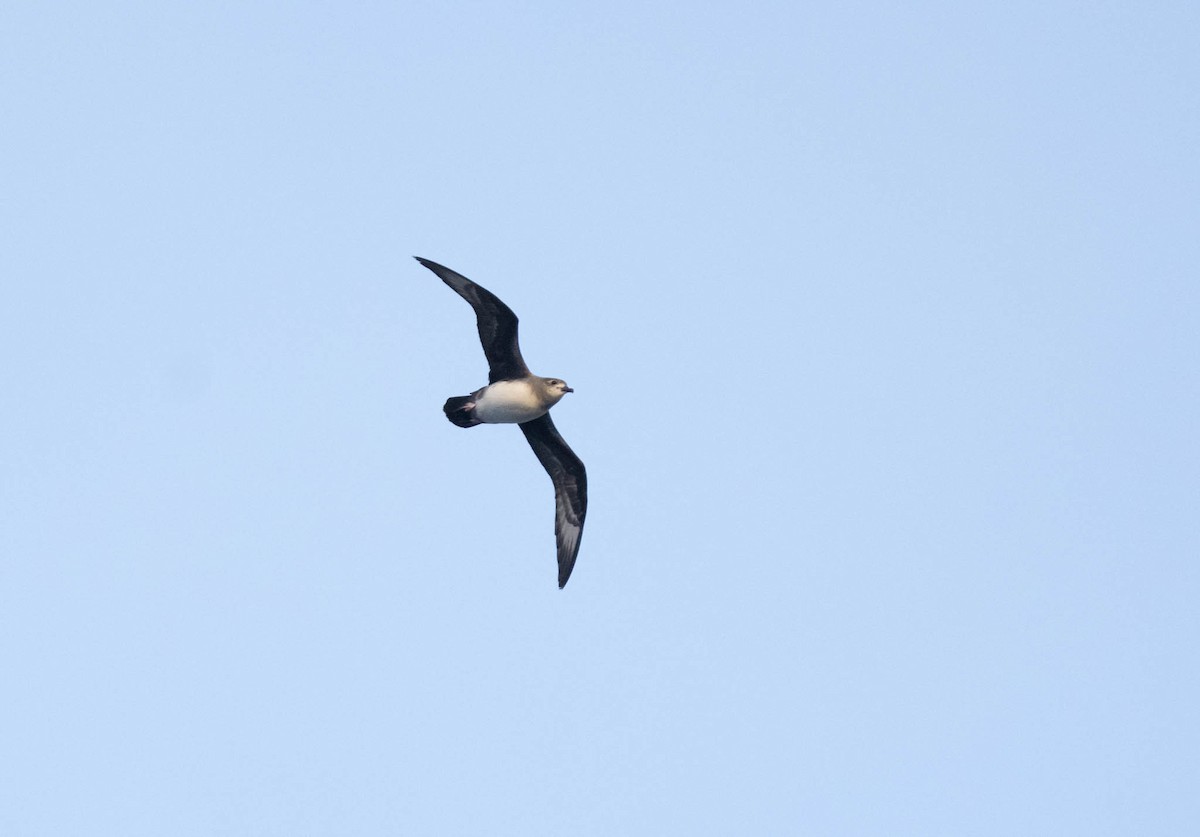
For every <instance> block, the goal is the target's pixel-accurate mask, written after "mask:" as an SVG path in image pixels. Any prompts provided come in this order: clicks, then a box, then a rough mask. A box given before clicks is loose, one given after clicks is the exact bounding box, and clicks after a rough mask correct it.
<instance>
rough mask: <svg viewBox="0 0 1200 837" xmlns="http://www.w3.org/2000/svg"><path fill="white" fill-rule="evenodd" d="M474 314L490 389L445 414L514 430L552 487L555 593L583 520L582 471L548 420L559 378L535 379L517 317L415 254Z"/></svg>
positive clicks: (460, 399) (452, 403) (451, 404)
mask: <svg viewBox="0 0 1200 837" xmlns="http://www.w3.org/2000/svg"><path fill="white" fill-rule="evenodd" d="M413 258H415V259H416V260H417V261H418V262H420V263H421V264H422V265H424V266H425V267H427V268H429V269H430V270H432V271H433V272H434V274H436V275H437V276H438V278H440V279H441V280H442V281H443V282H445V283H446V284H447V285H449V286H450V287H451V288H452V289H453V290H454V291H455V292H456V293H457V294H458V295H459V296H461V297H462V298H463V299H465V300H466V301H467V302H468V303H470V305H471V307H472V308H473V309H474V310H475V323H476V326H477V327H478V329H479V342H480V343H482V344H483V354H484V356H485V357H486V358H487V362H488V383H487V386H485V387H481V388H480V389H477V390H475V391H474V392H472V393H471V394H470V395H456V396H452V397H450V398H447V399H446V403H445V405H444V406H443V407H442V411H443V412H444V413H445V414H446V418H447V419H449V420H450V422H451V423H452V424H455V425H457V426H458V427H476V426H478V425H480V424H516V425H518V426H519V427H520V428H521V432H522V433H524V434H525V439H526V440H527V441H528V442H529V446H530V447H531V448H533V452H534V455H536V456H537V458H538V461H539V462H541V463H542V467H543V468H545V469H546V473H547V474H549V475H550V481H551V482H552V483H553V484H554V538H555V542H556V545H557V547H558V587H559V589H560V590H561V589H562V588H563V587H565V586H566V584H567V579H569V578H570V577H571V571H572V570H573V569H574V568H575V558H576V557H577V556H578V555H579V541H580V539H581V538H582V537H583V519H584V517H585V516H586V515H587V470H586V469H585V468H584V467H583V462H582V460H580V458H579V457H578V456H576V455H575V452H574V451H573V450H571V448H570V446H569V445H568V444H567V443H566V442H565V441H563V437H562V436H561V435H559V432H558V429H557V428H556V427H555V426H554V422H553V421H552V420H551V418H550V408H551V407H553V406H554V405H555V404H557V403H558V402H559V401H561V400H562V398H563V396H564V395H566V394H567V393H568V392H574V391H575V390H573V389H572V388H571V387H569V386H567V382H566V381H564V380H562V379H561V378H543V377H541V376H539V375H534V374H533V373H531V372H530V371H529V367H528V366H526V365H525V359H524V358H523V357H521V347H520V345H519V344H518V342H517V315H516V314H514V313H513V312H512V309H511V308H509V307H508V306H507V305H505V304H504V303H503V302H501V301H500V299H499V298H498V297H497V296H496V295H495V294H493V293H492V292H491V291H489V290H487V289H486V288H484V287H482V286H481V285H478V284H476V283H475V282H472V281H471V280H470V279H468V278H467V277H465V276H463V275H462V274H461V273H456V272H455V271H453V270H451V269H450V268H448V267H443V266H442V265H440V264H438V263H437V262H433V261H430V260H429V259H423V258H421V257H420V256H414V257H413Z"/></svg>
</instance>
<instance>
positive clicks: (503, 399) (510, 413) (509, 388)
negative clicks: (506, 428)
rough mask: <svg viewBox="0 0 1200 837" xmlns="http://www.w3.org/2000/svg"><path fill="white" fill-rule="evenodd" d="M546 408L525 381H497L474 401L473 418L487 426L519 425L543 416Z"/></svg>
mask: <svg viewBox="0 0 1200 837" xmlns="http://www.w3.org/2000/svg"><path fill="white" fill-rule="evenodd" d="M545 412H546V407H545V406H543V404H542V402H541V399H539V398H538V397H537V393H535V392H534V390H533V387H532V386H530V385H529V383H528V382H526V381H497V382H496V383H494V384H492V385H491V386H488V387H484V389H483V390H482V391H481V392H480V393H479V397H478V398H476V399H475V417H476V418H478V419H479V420H480V421H483V422H486V423H487V424H520V423H521V422H525V421H533V420H534V419H535V418H537V417H538V416H541V415H544V414H545Z"/></svg>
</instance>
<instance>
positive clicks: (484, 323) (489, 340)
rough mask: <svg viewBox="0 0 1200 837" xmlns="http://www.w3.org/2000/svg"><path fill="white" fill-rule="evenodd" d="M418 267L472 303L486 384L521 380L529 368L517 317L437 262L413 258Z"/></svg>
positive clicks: (459, 274) (484, 289) (510, 310)
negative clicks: (519, 338) (485, 363)
mask: <svg viewBox="0 0 1200 837" xmlns="http://www.w3.org/2000/svg"><path fill="white" fill-rule="evenodd" d="M413 258H415V259H416V260H417V261H419V262H420V263H421V264H423V265H425V266H426V267H427V268H429V269H430V270H432V271H433V272H434V273H436V274H437V275H438V276H439V277H441V280H442V281H443V282H445V283H446V284H447V285H449V286H450V287H452V288H454V290H455V291H457V292H458V295H459V296H461V297H462V298H463V299H465V300H466V301H467V302H469V303H471V307H472V308H474V309H475V322H476V324H477V325H478V326H479V342H480V343H482V344H483V353H484V354H485V355H487V361H488V383H489V384H494V383H496V381H508V380H511V379H513V378H524V377H525V376H526V375H528V374H529V367H528V366H526V365H525V360H524V358H522V357H521V347H520V346H519V345H517V315H516V314H514V313H513V312H512V309H511V308H509V307H508V306H507V305H505V304H504V303H503V302H501V301H500V300H499V299H498V298H497V297H496V295H495V294H494V293H492V292H491V291H489V290H487V289H486V288H482V287H480V286H479V285H476V284H475V283H474V282H472V281H471V280H470V279H468V278H467V277H465V276H463V275H462V274H461V273H455V272H454V271H453V270H451V269H450V268H448V267H442V266H441V265H440V264H438V263H437V262H431V261H429V259H423V258H421V257H420V256H413Z"/></svg>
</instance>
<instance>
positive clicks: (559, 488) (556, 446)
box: [521, 413, 587, 587]
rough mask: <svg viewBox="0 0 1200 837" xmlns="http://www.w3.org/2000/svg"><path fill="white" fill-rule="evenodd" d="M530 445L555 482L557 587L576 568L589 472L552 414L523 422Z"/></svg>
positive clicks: (564, 581)
mask: <svg viewBox="0 0 1200 837" xmlns="http://www.w3.org/2000/svg"><path fill="white" fill-rule="evenodd" d="M521 430H522V432H524V434H525V438H526V439H528V440H529V446H530V447H531V448H533V452H534V453H536V454H537V458H538V460H539V461H540V462H541V463H542V467H543V468H545V469H546V473H547V474H549V475H550V480H551V481H552V482H553V483H554V538H555V540H556V541H557V542H558V586H559V587H563V586H564V585H566V583H567V579H568V578H570V577H571V570H572V569H574V568H575V556H576V555H578V554H579V539H580V538H581V537H583V517H584V515H585V514H587V471H586V470H584V467H583V463H582V462H580V461H579V457H578V456H576V455H575V452H574V451H573V450H571V449H570V448H569V447H567V443H566V442H564V441H563V437H562V436H559V435H558V430H557V429H556V428H555V427H554V422H552V421H551V420H550V414H549V413H547V414H546V415H544V416H542V417H541V418H536V419H534V420H533V421H527V422H525V423H524V424H522V425H521Z"/></svg>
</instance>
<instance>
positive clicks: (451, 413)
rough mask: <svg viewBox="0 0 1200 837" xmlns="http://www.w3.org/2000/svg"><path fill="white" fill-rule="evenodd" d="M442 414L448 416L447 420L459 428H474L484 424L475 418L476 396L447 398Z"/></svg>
mask: <svg viewBox="0 0 1200 837" xmlns="http://www.w3.org/2000/svg"><path fill="white" fill-rule="evenodd" d="M442 412H444V413H445V414H446V418H448V419H450V421H451V422H452V423H454V424H457V425H458V426H459V427H474V426H475V425H477V424H483V422H481V421H480V420H479V419H477V418H475V396H474V395H456V396H454V397H453V398H447V399H446V404H445V406H443V407H442Z"/></svg>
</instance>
